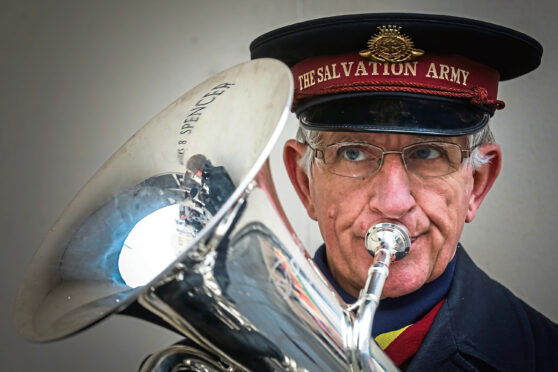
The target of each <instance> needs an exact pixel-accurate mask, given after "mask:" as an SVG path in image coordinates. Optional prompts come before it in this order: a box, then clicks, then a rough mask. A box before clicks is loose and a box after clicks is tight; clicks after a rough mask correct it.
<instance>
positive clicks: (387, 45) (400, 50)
mask: <svg viewBox="0 0 558 372" xmlns="http://www.w3.org/2000/svg"><path fill="white" fill-rule="evenodd" d="M401 28H402V27H400V26H393V25H388V26H379V27H378V30H380V32H378V33H377V34H376V35H373V36H372V38H371V39H370V40H369V41H368V49H367V50H363V51H361V52H359V54H360V56H361V57H364V58H368V59H369V60H371V61H375V62H407V61H412V60H413V59H416V58H418V57H420V56H422V55H423V54H424V50H421V49H413V41H412V40H411V38H410V37H408V36H406V35H403V34H401V33H400V31H401Z"/></svg>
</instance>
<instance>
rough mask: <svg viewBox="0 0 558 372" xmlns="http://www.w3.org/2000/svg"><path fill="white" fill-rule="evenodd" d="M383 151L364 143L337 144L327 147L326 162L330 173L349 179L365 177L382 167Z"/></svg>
mask: <svg viewBox="0 0 558 372" xmlns="http://www.w3.org/2000/svg"><path fill="white" fill-rule="evenodd" d="M381 159H382V149H380V148H378V147H376V146H373V145H369V144H362V143H336V144H333V145H329V146H327V147H326V149H325V152H324V161H325V164H326V166H327V169H328V171H329V172H331V173H334V174H338V175H340V176H347V177H363V176H366V175H369V174H372V173H374V172H375V171H376V170H377V169H378V167H379V166H380V163H381Z"/></svg>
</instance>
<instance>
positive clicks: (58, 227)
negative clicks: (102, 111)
mask: <svg viewBox="0 0 558 372" xmlns="http://www.w3.org/2000/svg"><path fill="white" fill-rule="evenodd" d="M292 91H293V83H292V77H291V73H290V71H289V69H288V68H287V67H286V66H285V65H283V64H282V63H281V62H278V61H275V60H271V59H262V60H255V61H251V62H247V63H244V64H241V65H238V66H236V67H233V68H231V69H229V70H227V71H224V72H222V73H220V74H218V75H216V76H214V77H212V78H210V79H209V80H207V81H205V82H204V83H202V84H200V85H199V86H197V87H196V88H194V89H192V90H191V91H189V92H188V93H186V94H185V95H184V96H182V97H180V98H179V99H178V100H177V101H175V102H174V103H172V104H171V105H170V106H169V107H167V108H166V109H165V110H163V111H162V112H161V113H160V114H159V115H157V116H156V117H155V118H154V119H153V120H151V121H150V122H149V123H148V124H147V125H145V126H144V127H143V128H142V129H141V130H140V131H138V133H136V134H135V135H134V136H133V137H132V138H131V139H130V140H129V141H128V142H126V143H125V144H124V145H123V146H122V148H120V149H119V150H118V151H117V152H116V153H115V154H114V155H113V156H112V157H111V158H110V159H109V160H108V161H107V163H106V164H105V165H104V166H103V167H102V168H101V169H100V170H99V171H98V172H97V173H96V174H95V175H94V176H93V177H92V179H91V180H90V181H89V182H88V183H87V184H86V186H85V187H84V188H83V189H82V190H81V191H80V192H79V193H78V195H77V196H76V197H75V198H74V199H73V200H72V202H71V203H70V204H69V205H68V207H67V208H66V209H65V211H64V212H63V214H62V216H61V217H60V219H59V220H58V221H57V222H56V224H55V225H54V226H53V227H52V229H51V230H50V231H49V233H48V234H47V236H46V238H45V239H44V241H43V242H42V244H41V247H40V248H39V250H38V252H37V253H36V255H35V257H34V258H33V261H32V263H31V265H30V267H29V269H28V273H27V275H26V278H25V281H24V283H23V285H22V288H21V290H20V293H19V295H18V298H17V300H16V309H15V316H16V323H17V326H18V328H19V330H20V331H21V332H22V333H23V334H24V335H25V336H26V337H27V338H28V339H30V340H33V341H51V340H55V339H59V338H63V337H67V336H69V335H71V334H74V333H76V332H79V331H81V330H83V329H85V328H86V327H88V326H90V325H92V324H94V323H96V322H98V321H100V320H102V319H103V318H105V317H107V316H108V315H110V314H112V313H128V314H132V315H136V316H141V317H143V318H146V319H147V318H149V319H151V320H154V321H155V322H156V323H158V324H163V325H165V326H167V327H169V328H171V329H173V330H175V331H176V332H178V333H180V334H182V335H184V336H185V337H186V338H187V339H188V340H189V342H188V343H187V344H182V345H174V346H172V347H169V348H168V349H165V350H162V351H160V352H156V353H154V354H153V355H152V356H150V357H149V358H148V359H147V360H146V362H145V363H144V364H143V366H142V370H146V371H147V370H176V371H178V370H190V371H203V370H210V371H213V370H215V371H221V370H222V371H225V370H226V371H250V370H254V371H303V370H305V371H326V370H327V371H348V370H367V371H378V370H396V367H395V366H394V365H393V363H392V362H391V361H390V360H389V358H387V356H386V355H385V354H384V353H383V352H382V351H381V350H380V349H379V347H378V346H377V345H376V344H375V343H374V341H373V340H371V333H370V332H371V326H372V320H373V316H374V311H375V309H376V306H377V304H378V301H379V298H380V295H381V290H382V288H383V281H384V280H385V278H386V277H387V268H388V266H389V262H390V261H391V260H392V257H398V256H400V255H402V254H404V253H398V252H403V251H404V250H405V247H406V249H408V245H409V241H408V236H407V235H406V233H405V231H404V228H402V227H399V226H396V225H391V224H383V225H377V226H374V227H372V228H371V229H370V231H369V235H368V236H367V238H366V241H367V247H368V248H369V249H370V250H371V251H372V252H373V253H374V257H375V258H374V265H373V266H372V267H371V269H370V272H369V281H368V282H367V284H366V287H365V288H364V289H363V291H362V294H361V296H360V298H359V300H358V301H357V302H356V303H355V304H354V305H351V306H347V305H346V304H345V303H344V302H343V301H342V300H341V299H340V298H339V297H338V296H337V295H336V294H335V292H334V291H333V290H332V288H331V287H330V286H329V284H328V283H327V282H326V280H325V279H324V278H323V277H322V275H321V273H320V272H319V270H318V269H317V268H316V267H315V266H314V263H313V261H312V259H311V258H310V257H309V255H308V254H307V253H306V251H305V250H304V248H303V247H302V245H301V243H300V241H299V240H298V238H297V237H296V235H295V233H294V230H293V229H292V228H291V226H290V224H289V223H288V221H287V219H286V217H285V214H284V213H283V210H282V209H281V205H280V203H279V201H278V198H277V195H276V192H275V189H274V185H273V182H272V179H271V173H270V170H269V165H268V161H267V159H268V156H269V153H270V152H271V149H272V148H273V146H274V145H275V143H276V142H277V139H278V137H279V135H280V133H281V131H282V129H283V126H284V123H285V121H286V118H287V115H288V110H289V106H290V103H291V100H292ZM144 314H149V315H148V316H145V315H144Z"/></svg>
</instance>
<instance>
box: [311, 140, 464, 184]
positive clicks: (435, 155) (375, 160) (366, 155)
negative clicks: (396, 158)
mask: <svg viewBox="0 0 558 372" xmlns="http://www.w3.org/2000/svg"><path fill="white" fill-rule="evenodd" d="M310 148H311V149H312V150H313V151H314V157H315V158H317V159H320V160H321V161H322V162H323V163H324V164H325V166H326V169H327V170H328V172H330V173H333V174H337V175H339V176H344V177H355V178H357V177H367V176H370V175H372V174H374V173H376V172H378V171H379V170H380V168H381V167H382V164H383V163H384V156H385V155H386V154H400V155H401V162H402V163H403V166H404V167H405V169H406V170H407V171H409V172H412V173H414V174H416V175H418V176H420V177H439V176H445V175H448V174H450V173H453V172H455V171H456V170H457V169H458V168H459V166H460V165H461V163H462V162H463V159H465V158H468V157H469V156H470V154H471V150H470V149H465V150H464V149H463V148H461V146H459V145H458V144H456V143H451V142H443V141H431V142H419V143H415V144H412V145H409V146H405V147H403V148H402V149H401V151H391V150H389V151H386V150H384V149H383V148H381V147H378V146H375V145H371V144H369V143H358V142H338V143H334V144H331V145H328V146H326V147H325V148H324V149H315V148H313V147H311V146H310Z"/></svg>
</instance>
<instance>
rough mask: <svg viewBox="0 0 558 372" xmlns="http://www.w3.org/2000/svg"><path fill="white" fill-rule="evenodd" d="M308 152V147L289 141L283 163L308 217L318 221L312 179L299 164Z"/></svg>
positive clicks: (285, 148) (284, 149)
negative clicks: (311, 188)
mask: <svg viewBox="0 0 558 372" xmlns="http://www.w3.org/2000/svg"><path fill="white" fill-rule="evenodd" d="M305 152H306V145H304V144H302V143H300V142H298V141H296V140H293V139H291V140H288V141H287V143H285V147H284V148H283V162H284V163H285V167H286V168H287V173H288V175H289V178H290V179H291V183H292V184H293V186H294V188H295V190H296V193H297V194H298V197H299V198H300V200H301V201H302V204H304V207H305V208H306V212H307V213H308V216H309V217H310V218H311V219H313V220H316V213H315V210H314V203H313V202H312V197H311V194H310V178H309V177H308V174H306V171H305V170H304V168H303V167H302V166H301V165H300V164H299V163H300V159H301V158H302V156H303V155H304V153H305Z"/></svg>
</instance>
